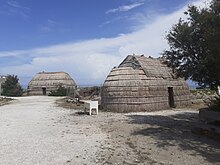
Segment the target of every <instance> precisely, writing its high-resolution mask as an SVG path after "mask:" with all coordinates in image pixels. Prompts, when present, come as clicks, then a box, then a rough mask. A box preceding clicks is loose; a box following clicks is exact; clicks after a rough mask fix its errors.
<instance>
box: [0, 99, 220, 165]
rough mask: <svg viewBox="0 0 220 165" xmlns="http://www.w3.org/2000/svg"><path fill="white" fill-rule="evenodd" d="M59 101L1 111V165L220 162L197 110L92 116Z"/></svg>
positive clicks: (29, 102) (23, 102)
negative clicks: (203, 129)
mask: <svg viewBox="0 0 220 165" xmlns="http://www.w3.org/2000/svg"><path fill="white" fill-rule="evenodd" d="M56 99H57V98H54V97H23V98H18V100H17V101H16V102H14V103H13V104H9V105H5V106H2V107H0V164H2V165H9V164H10V165H14V164H17V165H23V164H28V165H29V164H40V165H41V164H42V165H48V164H49V165H50V164H53V165H63V164H64V165H65V164H71V165H77V164H79V165H81V164H88V165H89V164H91V165H92V164H146V165H148V164H150V165H151V164H173V165H176V164H178V165H182V164H186V165H197V164H198V165H200V164H205V165H206V164H207V165H208V164H220V163H219V162H220V157H219V153H220V141H219V140H218V139H211V138H209V137H207V136H204V135H206V133H204V134H201V132H199V133H198V131H197V130H196V128H197V126H199V125H201V124H203V123H202V122H201V121H199V120H198V111H197V110H191V109H175V110H167V111H159V112H150V113H147V112H145V113H129V114H119V113H109V112H100V113H99V115H98V116H96V115H93V116H89V115H86V114H84V113H82V111H81V110H73V109H64V108H61V107H58V106H57V105H56V104H55V100H56ZM67 107H68V106H67Z"/></svg>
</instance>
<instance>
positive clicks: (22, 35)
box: [0, 0, 207, 86]
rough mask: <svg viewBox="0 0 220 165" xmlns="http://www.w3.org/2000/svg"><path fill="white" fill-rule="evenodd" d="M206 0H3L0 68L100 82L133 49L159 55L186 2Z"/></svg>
mask: <svg viewBox="0 0 220 165" xmlns="http://www.w3.org/2000/svg"><path fill="white" fill-rule="evenodd" d="M204 2H207V1H205V0H195V1H192V0H178V1H177V0H166V1H164V0H63V1H61V0H0V21H1V26H0V74H6V75H7V74H16V75H18V77H19V78H20V81H21V83H22V84H23V85H24V86H25V85H27V83H28V82H29V81H30V79H31V78H32V77H33V76H34V75H35V74H36V73H37V72H40V71H65V72H68V73H69V74H70V75H71V76H72V77H73V78H74V79H75V80H76V82H77V84H78V85H95V84H96V85H99V84H102V83H103V81H104V80H105V78H106V76H107V74H108V73H109V72H110V70H111V68H112V67H114V66H116V65H118V64H119V63H120V62H121V61H122V60H123V58H125V57H126V56H127V55H128V54H133V53H134V54H145V55H147V56H149V55H151V56H154V57H158V56H159V55H160V53H161V52H162V51H163V50H165V49H166V48H167V43H166V40H165V39H164V38H165V35H166V31H168V30H169V29H170V28H171V26H172V25H173V24H174V23H176V22H177V21H178V19H179V18H180V17H184V15H183V11H185V9H186V7H187V5H189V4H192V3H193V4H195V5H198V6H204V4H205V3H204Z"/></svg>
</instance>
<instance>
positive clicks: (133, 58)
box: [118, 55, 176, 79]
mask: <svg viewBox="0 0 220 165" xmlns="http://www.w3.org/2000/svg"><path fill="white" fill-rule="evenodd" d="M122 67H132V68H133V69H141V70H143V71H144V73H145V75H146V76H147V77H155V78H163V79H173V78H176V75H175V73H174V72H173V70H172V68H170V67H168V66H167V65H166V64H165V63H163V61H162V60H160V59H156V58H151V57H150V58H148V57H145V56H143V55H141V56H137V55H128V56H127V57H126V58H125V59H124V61H123V62H122V63H121V64H120V65H119V67H118V68H122Z"/></svg>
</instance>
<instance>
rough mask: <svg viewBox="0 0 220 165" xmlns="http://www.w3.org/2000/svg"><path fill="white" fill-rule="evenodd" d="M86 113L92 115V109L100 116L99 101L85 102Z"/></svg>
mask: <svg viewBox="0 0 220 165" xmlns="http://www.w3.org/2000/svg"><path fill="white" fill-rule="evenodd" d="M83 102H84V112H86V110H89V115H92V109H96V115H98V101H91V100H83Z"/></svg>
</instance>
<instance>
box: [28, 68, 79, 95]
mask: <svg viewBox="0 0 220 165" xmlns="http://www.w3.org/2000/svg"><path fill="white" fill-rule="evenodd" d="M60 86H62V87H65V88H67V90H68V91H69V93H70V94H73V93H74V92H75V90H76V83H75V81H74V80H73V79H72V78H71V77H70V75H69V74H68V73H65V72H40V73H37V74H36V75H35V76H34V77H33V79H32V80H31V81H30V82H29V84H28V88H27V95H48V94H49V93H50V91H56V90H57V89H58V88H59V87H60Z"/></svg>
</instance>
